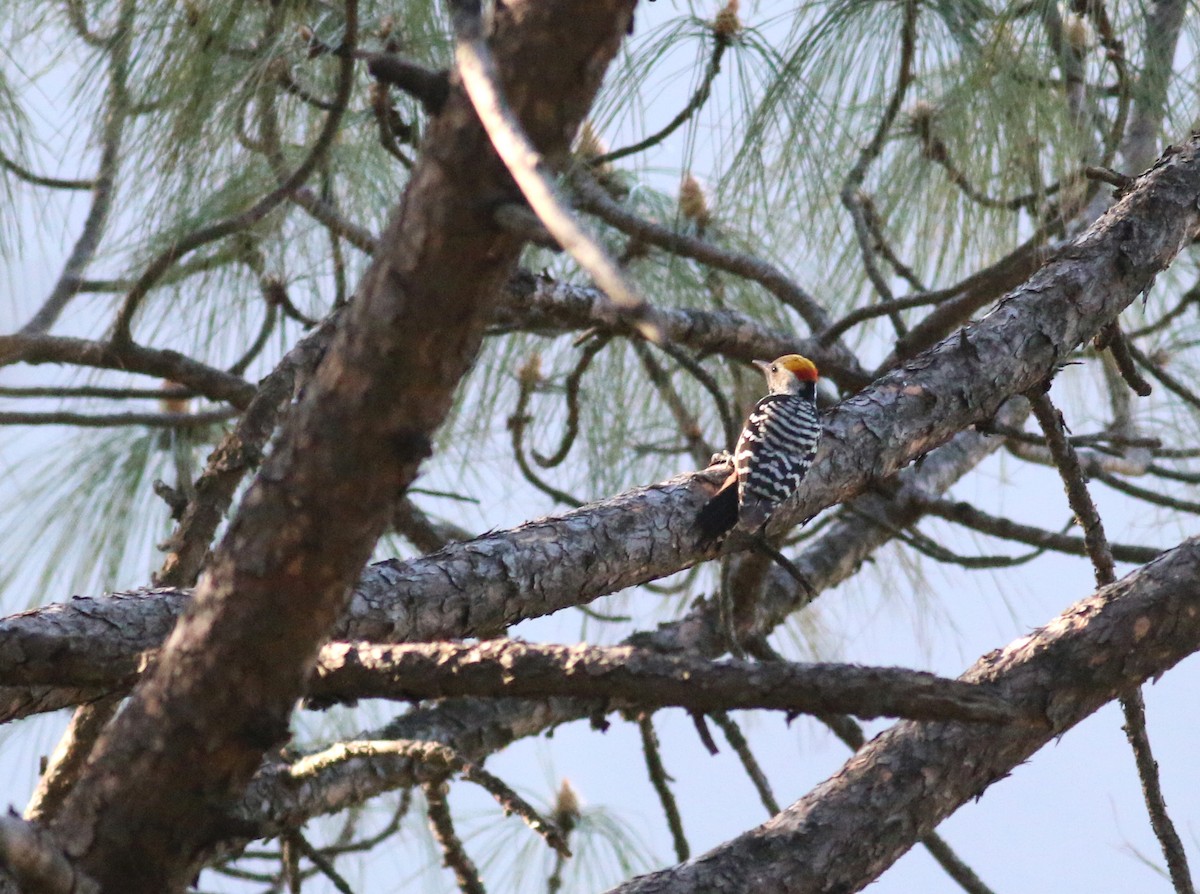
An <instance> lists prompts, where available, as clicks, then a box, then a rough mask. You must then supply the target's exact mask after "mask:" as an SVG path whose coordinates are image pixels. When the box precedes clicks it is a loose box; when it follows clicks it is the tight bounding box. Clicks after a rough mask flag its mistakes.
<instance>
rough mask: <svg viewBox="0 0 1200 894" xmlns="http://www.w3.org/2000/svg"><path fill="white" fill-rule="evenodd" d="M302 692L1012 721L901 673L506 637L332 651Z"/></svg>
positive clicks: (992, 702)
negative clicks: (512, 698) (566, 699)
mask: <svg viewBox="0 0 1200 894" xmlns="http://www.w3.org/2000/svg"><path fill="white" fill-rule="evenodd" d="M309 693H310V696H311V697H313V698H315V699H316V700H317V701H318V702H326V701H330V700H339V699H347V698H349V699H354V698H390V699H398V700H407V699H414V698H421V699H424V698H444V697H447V696H459V695H486V696H524V697H532V698H545V697H548V696H555V695H564V696H573V697H578V698H593V699H594V698H602V699H612V700H617V701H620V702H623V703H628V704H630V705H635V706H639V707H646V708H659V707H679V708H687V709H688V710H691V711H695V712H700V713H707V712H709V711H720V710H736V709H750V708H771V709H776V710H783V711H788V712H792V713H805V714H809V713H811V714H828V713H831V712H838V713H842V714H854V715H856V716H859V717H883V716H892V717H911V718H918V719H926V720H934V719H948V718H954V719H958V720H966V719H971V720H986V721H993V722H996V721H1005V720H1007V721H1011V720H1016V719H1018V715H1017V714H1016V713H1015V712H1014V711H1013V709H1012V708H1011V706H1009V705H1008V704H1006V703H1005V702H1004V701H1002V700H1001V699H998V698H995V697H994V696H993V694H992V693H990V692H988V691H986V690H983V689H979V688H977V687H972V686H970V685H969V684H964V683H959V682H957V681H954V680H944V679H939V678H938V677H935V676H933V675H932V674H926V673H921V672H919V671H910V670H904V669H902V668H870V667H857V666H854V665H838V664H788V663H784V662H769V663H763V664H758V663H754V662H746V661H725V662H719V663H714V662H710V661H707V660H705V659H702V658H689V657H682V656H667V655H661V654H657V653H654V652H651V651H649V650H646V649H637V648H633V647H631V646H609V647H601V646H588V645H579V646H552V645H535V644H532V643H522V642H515V641H512V640H491V641H486V642H482V643H477V644H475V645H457V644H454V643H430V644H420V645H406V646H379V645H374V644H372V643H334V644H332V645H329V646H326V647H325V648H324V649H323V650H322V652H321V657H320V659H319V661H318V664H317V675H316V677H314V679H313V681H312V684H311V686H310V688H309ZM1027 719H1028V718H1027Z"/></svg>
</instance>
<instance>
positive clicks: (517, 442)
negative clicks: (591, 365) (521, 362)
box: [508, 367, 583, 508]
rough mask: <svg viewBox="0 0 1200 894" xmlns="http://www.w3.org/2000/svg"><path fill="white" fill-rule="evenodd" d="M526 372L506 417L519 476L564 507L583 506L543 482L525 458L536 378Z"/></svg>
mask: <svg viewBox="0 0 1200 894" xmlns="http://www.w3.org/2000/svg"><path fill="white" fill-rule="evenodd" d="M528 369H529V367H526V370H528ZM526 370H523V371H522V373H521V375H520V377H519V383H518V389H517V407H516V409H515V410H513V413H512V415H511V416H509V417H508V430H509V431H510V432H512V449H513V457H514V458H515V459H516V461H517V468H518V469H520V470H521V474H522V475H523V476H524V477H525V480H526V481H528V482H529V483H530V484H532V485H533V486H534V487H536V488H537V489H538V490H540V491H541V492H542V493H544V494H546V495H547V496H549V497H551V498H553V499H555V500H557V501H558V502H560V503H562V504H564V505H566V506H574V507H576V508H578V507H579V506H582V505H583V500H580V499H579V498H578V497H574V496H572V495H571V494H569V493H567V492H566V491H563V490H559V489H558V488H557V487H555V486H554V485H553V484H550V483H549V482H548V481H546V480H544V479H543V478H542V477H541V476H540V475H538V473H537V472H535V471H534V470H533V467H532V466H530V465H529V459H528V458H527V457H526V456H525V430H526V428H528V426H529V423H530V422H531V421H532V420H533V417H531V416H530V415H529V398H530V396H531V395H532V393H533V388H534V386H535V385H536V384H537V379H536V376H535V375H534V374H533V373H532V372H527V371H526Z"/></svg>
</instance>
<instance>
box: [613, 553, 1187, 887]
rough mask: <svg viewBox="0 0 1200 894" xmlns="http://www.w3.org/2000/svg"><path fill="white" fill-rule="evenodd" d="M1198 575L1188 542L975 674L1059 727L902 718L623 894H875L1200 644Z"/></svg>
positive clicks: (993, 657)
mask: <svg viewBox="0 0 1200 894" xmlns="http://www.w3.org/2000/svg"><path fill="white" fill-rule="evenodd" d="M1198 573H1200V540H1196V539H1192V540H1187V541H1185V542H1184V543H1182V544H1181V545H1180V546H1178V547H1176V548H1175V549H1173V550H1171V551H1169V552H1167V553H1164V554H1163V555H1162V556H1161V557H1160V558H1158V559H1157V560H1155V561H1154V562H1152V563H1150V564H1149V565H1146V566H1144V567H1142V568H1140V569H1138V570H1137V571H1135V572H1134V573H1132V574H1130V575H1129V576H1128V577H1126V578H1124V579H1123V580H1121V581H1118V582H1117V583H1115V584H1112V585H1111V586H1108V587H1105V588H1103V589H1102V590H1100V591H1099V592H1097V593H1096V594H1094V595H1093V596H1091V597H1089V598H1087V599H1084V600H1083V601H1081V602H1079V603H1076V604H1075V605H1073V606H1071V608H1069V609H1068V610H1067V611H1066V612H1064V613H1063V614H1062V615H1060V616H1059V617H1058V618H1056V619H1055V620H1053V621H1051V622H1050V623H1049V624H1047V625H1046V626H1045V627H1042V628H1040V629H1039V630H1036V631H1034V632H1033V633H1031V634H1030V635H1028V636H1024V637H1021V638H1020V639H1018V640H1016V641H1015V642H1013V643H1011V644H1010V645H1009V646H1007V647H1006V648H1004V649H1000V650H996V651H994V652H991V653H989V654H988V655H985V656H984V657H983V658H981V659H980V660H979V661H978V662H977V663H976V664H975V665H974V666H973V667H972V668H971V669H970V670H969V671H968V672H967V673H966V674H964V675H963V677H962V679H964V680H968V681H971V682H977V683H990V684H992V685H994V686H997V687H998V688H999V690H1000V691H1001V692H1003V693H1004V694H1005V695H1007V696H1008V697H1009V698H1011V699H1012V700H1013V702H1014V703H1015V704H1017V705H1021V706H1023V707H1024V708H1026V709H1028V710H1035V711H1038V712H1039V713H1041V714H1042V716H1044V718H1045V720H1046V721H1047V723H1046V725H1044V726H1039V727H1023V726H1020V725H1017V724H1011V725H1007V726H999V727H980V726H976V725H971V724H963V723H956V722H952V723H920V722H914V721H904V722H901V723H899V724H897V725H896V726H894V727H892V728H891V729H890V730H888V731H887V732H885V733H883V734H882V735H880V736H879V737H877V738H876V739H874V740H873V741H872V742H870V743H869V744H868V745H866V746H865V747H864V748H863V749H861V750H860V751H859V752H858V753H857V754H855V755H854V757H852V758H851V759H850V761H849V762H848V763H847V764H846V765H845V766H844V767H843V768H842V769H841V770H840V771H839V772H838V773H837V774H836V775H834V776H833V777H832V778H830V779H829V780H827V781H826V782H824V783H822V784H821V785H819V786H818V787H817V788H815V789H814V790H813V791H812V792H810V793H809V794H808V795H806V796H805V797H804V798H802V799H801V800H799V801H797V802H796V803H795V804H793V805H792V806H791V807H788V808H787V809H785V810H784V811H783V812H782V813H781V814H779V815H778V816H776V817H775V818H774V819H772V820H770V821H769V822H767V823H765V824H763V825H762V826H759V827H758V828H757V829H753V830H751V831H749V832H746V833H744V834H742V835H740V836H738V837H737V838H735V839H733V840H732V841H730V842H727V843H726V844H723V845H721V846H719V847H717V848H715V849H714V850H712V851H710V852H708V853H707V854H704V855H702V856H700V857H696V858H694V859H692V860H690V861H689V862H688V863H686V864H682V865H680V866H677V867H674V868H671V869H667V870H664V871H662V872H657V873H653V874H651V875H647V876H643V877H641V878H638V879H634V880H632V881H630V882H628V883H627V884H624V885H621V886H620V887H618V888H615V889H613V890H614V894H650V892H668V891H669V892H671V894H681V892H685V891H704V892H713V894H734V892H739V894H742V892H759V891H761V892H772V894H774V892H786V894H809V892H834V891H836V892H850V891H858V890H861V889H862V888H864V887H866V886H867V885H868V884H870V883H871V882H872V881H873V880H874V879H875V878H877V877H878V876H879V874H880V873H881V872H883V871H884V870H885V869H886V868H887V867H888V866H890V865H891V864H892V863H893V862H894V861H895V860H896V859H897V858H899V857H900V856H901V855H902V854H903V853H904V852H905V851H907V850H908V849H909V848H910V847H912V845H913V844H914V843H916V842H917V841H918V840H919V839H920V838H921V837H922V836H924V835H926V834H927V833H929V832H931V831H932V830H933V829H934V827H935V826H937V824H938V823H939V822H940V821H941V820H943V819H945V818H946V817H947V816H949V815H950V814H951V813H953V812H954V811H955V810H956V809H958V807H960V806H961V805H962V804H963V803H964V802H966V801H968V800H970V799H972V798H976V797H978V796H979V795H981V794H982V793H983V792H984V791H985V790H986V789H987V787H988V786H989V785H991V784H992V783H993V782H996V781H997V780H1000V779H1002V778H1004V777H1005V776H1006V775H1007V774H1008V773H1009V772H1011V771H1012V769H1013V768H1014V767H1015V766H1017V765H1018V764H1020V763H1021V762H1022V761H1024V760H1026V759H1027V758H1028V757H1029V756H1030V755H1031V754H1033V753H1034V752H1035V751H1037V750H1038V749H1039V748H1041V747H1042V746H1043V745H1045V744H1046V743H1047V742H1049V741H1050V740H1052V739H1053V738H1055V737H1056V736H1059V735H1061V734H1062V733H1063V732H1065V731H1066V730H1068V729H1070V728H1071V727H1072V726H1074V725H1075V724H1077V723H1078V722H1079V721H1081V720H1082V719H1083V718H1085V717H1087V716H1088V715H1089V714H1091V713H1092V712H1093V711H1095V710H1096V709H1097V708H1099V707H1100V706H1102V705H1103V704H1105V703H1106V702H1108V701H1111V700H1112V699H1114V698H1116V697H1117V696H1118V695H1119V694H1120V693H1122V692H1124V691H1127V690H1129V689H1130V688H1132V687H1134V686H1137V685H1138V684H1140V683H1142V682H1144V681H1145V680H1147V679H1149V678H1151V677H1155V676H1158V675H1159V674H1162V673H1164V672H1165V671H1167V670H1169V669H1170V668H1171V667H1172V666H1174V665H1175V664H1176V663H1177V662H1178V661H1180V660H1181V659H1183V658H1185V657H1186V656H1188V655H1190V654H1191V653H1193V652H1195V651H1196V650H1197V649H1198V648H1200V589H1197V587H1196V585H1195V581H1196V576H1197V574H1198Z"/></svg>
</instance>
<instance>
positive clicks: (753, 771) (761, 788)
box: [709, 711, 780, 816]
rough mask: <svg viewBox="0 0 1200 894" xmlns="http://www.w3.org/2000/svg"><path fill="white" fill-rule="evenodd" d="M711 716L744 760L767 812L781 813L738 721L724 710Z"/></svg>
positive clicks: (739, 756)
mask: <svg viewBox="0 0 1200 894" xmlns="http://www.w3.org/2000/svg"><path fill="white" fill-rule="evenodd" d="M709 716H710V717H712V719H713V722H714V723H715V724H716V725H717V726H719V727H720V728H721V732H723V733H724V734H725V739H726V741H727V742H729V745H730V747H732V748H733V750H734V752H735V753H736V754H737V756H738V760H740V761H741V762H742V766H743V767H744V768H745V770H746V775H747V776H749V777H750V781H751V782H752V783H753V784H754V790H755V791H756V792H758V797H759V799H760V800H761V801H762V803H763V807H765V808H767V814H768V815H769V816H774V815H775V814H777V813H779V810H780V807H779V802H778V801H776V800H775V794H774V792H772V791H771V783H770V782H768V781H767V774H766V773H764V772H763V771H762V767H760V766H759V765H758V761H757V760H755V759H754V753H753V752H752V751H751V750H750V743H749V742H747V741H746V737H745V736H744V735H742V731H741V729H740V728H739V727H738V725H737V723H736V722H735V721H734V719H733V718H732V717H730V716H729V715H728V714H727V713H725V712H724V711H714V712H712V713H711V714H710V715H709Z"/></svg>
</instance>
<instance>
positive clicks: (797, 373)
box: [754, 354, 817, 394]
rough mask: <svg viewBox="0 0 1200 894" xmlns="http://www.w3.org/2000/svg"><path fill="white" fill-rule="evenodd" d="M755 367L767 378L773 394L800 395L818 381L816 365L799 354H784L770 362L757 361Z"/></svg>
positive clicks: (768, 386)
mask: <svg viewBox="0 0 1200 894" xmlns="http://www.w3.org/2000/svg"><path fill="white" fill-rule="evenodd" d="M754 365H755V366H757V367H758V368H759V369H761V370H762V371H763V375H765V376H766V377H767V388H769V389H770V391H771V393H772V394H799V393H800V392H801V391H803V390H804V389H805V386H807V385H815V384H816V381H817V366H816V364H815V363H813V362H812V361H811V360H809V359H808V358H807V357H801V356H800V355H799V354H784V355H783V356H782V357H778V358H776V359H775V360H772V361H770V362H767V361H766V360H755V361H754Z"/></svg>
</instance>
